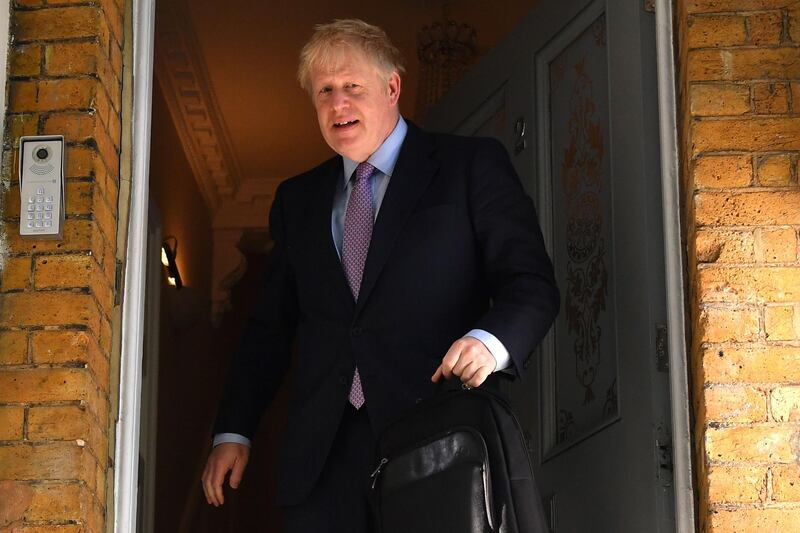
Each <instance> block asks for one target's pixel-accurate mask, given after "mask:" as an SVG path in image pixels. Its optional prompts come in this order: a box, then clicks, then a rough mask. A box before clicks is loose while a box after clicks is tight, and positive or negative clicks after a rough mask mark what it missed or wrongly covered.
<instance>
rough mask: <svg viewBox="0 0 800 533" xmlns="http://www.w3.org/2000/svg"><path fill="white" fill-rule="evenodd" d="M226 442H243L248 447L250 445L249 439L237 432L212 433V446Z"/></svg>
mask: <svg viewBox="0 0 800 533" xmlns="http://www.w3.org/2000/svg"><path fill="white" fill-rule="evenodd" d="M226 442H235V443H236V444H244V445H245V446H248V447H249V446H250V439H248V438H247V437H245V436H244V435H239V434H238V433H217V434H216V435H214V446H218V445H220V444H223V443H226Z"/></svg>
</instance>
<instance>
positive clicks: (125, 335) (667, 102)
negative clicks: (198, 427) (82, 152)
mask: <svg viewBox="0 0 800 533" xmlns="http://www.w3.org/2000/svg"><path fill="white" fill-rule="evenodd" d="M132 1H133V18H134V20H133V34H134V35H133V38H134V42H133V46H134V51H133V69H134V71H133V80H134V97H133V111H132V113H133V120H132V124H133V126H132V127H133V136H132V139H133V146H132V151H133V153H132V160H133V172H132V183H131V205H130V219H129V222H128V224H129V232H128V250H127V256H126V269H125V296H124V301H123V303H122V305H123V313H122V361H121V364H120V402H119V406H120V412H119V418H118V422H117V446H116V457H115V463H114V464H116V465H117V468H116V476H115V479H114V508H115V512H114V531H115V532H116V533H132V532H134V531H136V488H137V483H138V479H137V478H138V472H137V469H138V456H139V419H140V407H141V364H142V348H143V342H142V341H143V333H144V321H145V314H144V296H145V290H146V286H145V273H146V259H147V207H148V189H149V188H148V168H149V160H150V114H151V100H152V85H153V46H154V44H153V34H154V33H155V19H154V11H155V0H132ZM655 4H656V43H657V49H658V102H659V117H660V120H659V132H660V139H661V183H662V199H663V207H664V208H663V213H664V215H663V216H664V252H665V263H666V273H665V274H666V294H667V316H668V327H669V364H670V403H671V411H672V449H673V454H674V455H673V465H674V484H675V527H676V532H677V533H692V532H694V531H695V518H694V515H695V513H694V489H693V482H692V455H691V427H690V422H689V421H690V418H689V386H688V364H687V359H686V331H685V325H684V324H685V323H684V294H685V290H684V288H685V285H684V277H683V264H684V263H683V259H684V252H683V249H682V247H681V231H680V202H679V198H680V196H679V191H680V189H679V181H678V179H679V175H678V161H679V160H678V157H679V152H678V143H677V127H676V119H675V117H676V102H675V61H674V57H673V42H674V38H673V31H672V30H673V20H672V13H673V10H672V9H673V5H672V4H673V0H656V1H655Z"/></svg>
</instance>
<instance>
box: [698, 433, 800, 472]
mask: <svg viewBox="0 0 800 533" xmlns="http://www.w3.org/2000/svg"><path fill="white" fill-rule="evenodd" d="M796 432H797V428H795V427H794V426H791V425H779V424H778V425H765V426H753V427H748V426H734V427H720V428H707V429H706V433H705V450H706V456H707V459H708V460H709V461H711V462H712V463H714V462H753V461H775V462H789V461H794V460H795V455H794V450H793V448H792V442H793V441H794V439H795V438H796V436H795V433H796Z"/></svg>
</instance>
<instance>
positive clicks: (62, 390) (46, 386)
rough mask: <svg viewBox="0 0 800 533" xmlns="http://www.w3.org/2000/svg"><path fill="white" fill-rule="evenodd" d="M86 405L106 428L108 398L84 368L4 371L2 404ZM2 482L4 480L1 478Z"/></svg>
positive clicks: (0, 380) (0, 375)
mask: <svg viewBox="0 0 800 533" xmlns="http://www.w3.org/2000/svg"><path fill="white" fill-rule="evenodd" d="M55 401H62V402H84V403H85V405H86V407H87V408H88V409H89V410H90V411H91V413H92V414H94V415H95V417H96V418H97V419H98V420H99V421H100V425H101V426H103V427H105V423H106V420H107V417H108V397H107V395H106V393H105V392H103V390H102V389H101V388H100V387H98V385H97V383H96V382H95V381H94V379H93V375H92V373H91V372H90V371H89V370H88V369H84V368H27V369H16V370H3V371H0V402H6V403H10V402H14V403H20V402H55ZM0 479H2V478H0Z"/></svg>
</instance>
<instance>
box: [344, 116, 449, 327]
mask: <svg viewBox="0 0 800 533" xmlns="http://www.w3.org/2000/svg"><path fill="white" fill-rule="evenodd" d="M432 151H433V142H432V140H431V139H430V137H429V136H428V134H426V133H424V132H423V131H421V130H419V129H418V128H417V127H416V126H414V125H413V124H411V123H409V124H408V133H407V134H406V138H405V140H404V141H403V146H402V148H401V149H400V155H399V157H398V159H397V164H396V165H395V168H394V172H393V173H392V178H391V180H390V181H389V187H388V188H387V189H386V194H385V196H384V197H383V203H382V204H381V209H380V211H379V212H378V218H377V219H376V221H375V227H374V228H373V230H372V240H371V242H370V245H369V253H368V254H367V261H366V264H365V265H364V275H363V277H362V278H361V289H360V291H359V297H358V302H357V303H356V314H358V313H359V312H360V311H361V309H363V308H364V304H365V302H366V301H367V299H368V298H369V294H370V292H371V291H372V289H373V288H374V287H375V283H376V282H377V280H378V277H379V276H380V273H381V271H382V270H383V266H384V265H385V264H386V260H387V259H388V257H389V254H390V253H391V251H392V248H393V246H394V243H395V241H396V239H397V236H398V234H399V233H400V230H401V229H402V228H403V225H404V224H405V221H406V219H407V218H408V215H409V214H410V213H411V210H412V209H413V208H414V206H415V205H416V204H417V201H418V200H419V199H420V197H421V196H422V193H423V192H425V189H426V188H427V187H428V183H429V182H430V180H431V178H432V177H433V175H434V174H435V173H436V170H437V169H438V164H437V163H436V162H435V161H434V160H433V159H432V158H431V152H432ZM334 253H335V251H334Z"/></svg>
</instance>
